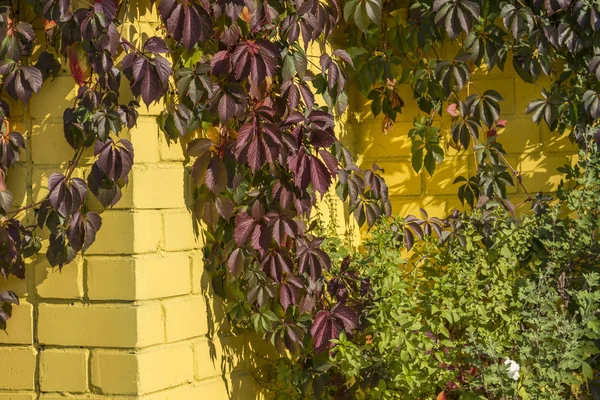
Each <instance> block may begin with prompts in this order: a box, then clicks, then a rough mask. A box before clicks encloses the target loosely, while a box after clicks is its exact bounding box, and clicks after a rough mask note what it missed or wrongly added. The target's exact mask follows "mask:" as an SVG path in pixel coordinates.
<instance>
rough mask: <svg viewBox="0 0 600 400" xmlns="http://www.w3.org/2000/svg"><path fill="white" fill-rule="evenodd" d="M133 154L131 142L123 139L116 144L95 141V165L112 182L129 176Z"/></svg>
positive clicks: (109, 141)
mask: <svg viewBox="0 0 600 400" xmlns="http://www.w3.org/2000/svg"><path fill="white" fill-rule="evenodd" d="M133 153H134V152H133V146H132V145H131V142H129V141H128V140H125V139H120V140H119V141H118V142H114V141H112V140H108V141H106V142H101V141H97V142H96V145H95V146H94V155H95V156H97V157H98V160H97V161H96V165H98V167H99V168H100V170H102V172H104V174H106V176H107V177H108V178H109V179H111V180H113V181H116V180H118V179H123V178H125V177H126V176H127V175H129V172H130V171H131V167H132V166H133Z"/></svg>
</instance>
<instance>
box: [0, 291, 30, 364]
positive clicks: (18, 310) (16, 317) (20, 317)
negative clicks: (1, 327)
mask: <svg viewBox="0 0 600 400" xmlns="http://www.w3.org/2000/svg"><path fill="white" fill-rule="evenodd" d="M0 343H6V344H32V343H33V305H31V304H30V303H27V302H25V301H23V300H21V302H20V304H19V305H13V307H12V317H11V318H10V321H9V322H8V324H7V328H6V331H4V332H2V331H0ZM0 359H1V358H0Z"/></svg>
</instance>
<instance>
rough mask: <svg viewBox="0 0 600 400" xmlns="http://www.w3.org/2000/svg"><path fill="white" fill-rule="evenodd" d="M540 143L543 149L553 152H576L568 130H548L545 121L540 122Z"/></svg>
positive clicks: (575, 146)
mask: <svg viewBox="0 0 600 400" xmlns="http://www.w3.org/2000/svg"><path fill="white" fill-rule="evenodd" d="M541 127H542V144H543V146H544V151H546V152H554V153H571V154H576V153H577V145H576V144H574V143H572V142H571V140H570V139H569V132H565V133H563V134H561V133H560V132H550V128H548V125H546V123H544V122H542V123H541Z"/></svg>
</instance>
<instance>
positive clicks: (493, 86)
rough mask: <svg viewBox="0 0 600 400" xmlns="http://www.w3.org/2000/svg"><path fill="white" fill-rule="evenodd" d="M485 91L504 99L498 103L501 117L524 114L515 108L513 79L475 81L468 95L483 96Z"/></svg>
mask: <svg viewBox="0 0 600 400" xmlns="http://www.w3.org/2000/svg"><path fill="white" fill-rule="evenodd" d="M517 80H519V79H517ZM487 90H495V91H497V92H498V93H500V95H501V96H502V98H503V99H504V101H503V102H501V103H500V115H501V116H506V115H510V114H515V113H523V112H524V110H523V111H520V110H518V109H517V107H516V106H515V79H514V78H513V77H503V78H491V79H481V80H477V81H476V82H474V84H473V86H472V87H471V89H470V94H483V93H485V91H487ZM463 91H464V90H463Z"/></svg>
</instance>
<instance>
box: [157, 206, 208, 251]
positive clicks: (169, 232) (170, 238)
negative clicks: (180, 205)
mask: <svg viewBox="0 0 600 400" xmlns="http://www.w3.org/2000/svg"><path fill="white" fill-rule="evenodd" d="M163 219H164V224H165V250H167V251H180V250H189V249H196V248H200V247H201V243H200V242H199V240H198V239H197V238H196V235H195V234H194V225H193V224H194V220H193V217H192V215H191V214H190V212H189V211H187V210H176V211H166V212H164V213H163Z"/></svg>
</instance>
